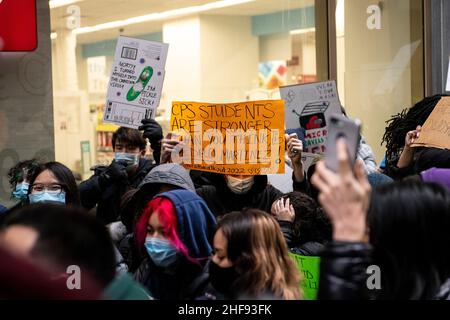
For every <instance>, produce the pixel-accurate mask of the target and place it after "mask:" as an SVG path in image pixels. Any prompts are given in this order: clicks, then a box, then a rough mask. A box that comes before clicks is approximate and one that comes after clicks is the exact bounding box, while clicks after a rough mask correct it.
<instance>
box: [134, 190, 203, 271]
mask: <svg viewBox="0 0 450 320" xmlns="http://www.w3.org/2000/svg"><path fill="white" fill-rule="evenodd" d="M155 213H156V214H158V216H159V222H160V223H161V225H163V226H164V231H165V232H166V235H167V238H168V240H169V241H170V242H172V244H173V245H174V246H175V248H176V249H177V250H178V251H179V252H181V253H182V254H183V255H184V256H185V257H186V258H187V259H188V260H190V261H192V262H195V260H194V259H192V258H191V257H190V256H189V252H188V249H187V248H186V246H185V245H184V244H183V242H181V240H180V237H179V235H178V230H177V227H178V222H177V215H176V212H175V207H174V206H173V203H172V201H170V200H169V199H167V198H165V197H156V198H153V199H152V200H150V201H149V202H148V203H147V205H146V206H145V208H144V210H143V211H142V215H141V217H140V218H139V220H138V221H137V223H136V227H135V237H136V242H137V245H138V248H139V249H142V248H143V247H144V243H145V238H146V237H147V225H148V220H149V219H150V217H151V216H152V214H155Z"/></svg>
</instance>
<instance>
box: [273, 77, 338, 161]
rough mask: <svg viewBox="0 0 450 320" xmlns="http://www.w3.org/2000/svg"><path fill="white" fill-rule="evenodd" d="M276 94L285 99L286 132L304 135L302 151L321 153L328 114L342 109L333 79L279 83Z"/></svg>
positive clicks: (326, 133) (323, 151) (323, 146)
mask: <svg viewBox="0 0 450 320" xmlns="http://www.w3.org/2000/svg"><path fill="white" fill-rule="evenodd" d="M280 94H281V98H282V99H284V101H285V108H286V110H285V117H286V131H287V133H289V134H290V133H297V136H298V137H303V136H304V141H305V144H304V146H303V150H304V152H306V153H316V154H317V153H318V154H323V153H325V141H326V138H327V136H328V129H327V121H328V117H329V116H330V115H331V114H333V113H338V114H341V113H342V111H341V103H340V101H339V96H338V92H337V87H336V82H335V81H326V82H317V83H310V84H301V85H294V86H287V87H281V88H280Z"/></svg>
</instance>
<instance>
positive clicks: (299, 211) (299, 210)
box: [283, 192, 332, 246]
mask: <svg viewBox="0 0 450 320" xmlns="http://www.w3.org/2000/svg"><path fill="white" fill-rule="evenodd" d="M283 198H289V202H290V204H292V206H293V207H294V210H295V219H294V222H293V226H292V233H293V236H294V237H293V240H292V244H293V245H296V246H301V245H303V244H305V243H307V242H319V243H322V244H325V243H327V242H329V241H331V239H332V228H331V221H330V219H329V218H328V216H327V215H326V214H325V212H324V211H323V209H322V208H321V207H320V206H319V205H318V204H317V202H316V201H315V200H314V199H312V198H311V197H309V196H308V195H306V194H304V193H301V192H292V193H289V194H287V195H285V196H284V197H283Z"/></svg>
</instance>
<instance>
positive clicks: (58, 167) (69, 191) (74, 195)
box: [28, 161, 80, 206]
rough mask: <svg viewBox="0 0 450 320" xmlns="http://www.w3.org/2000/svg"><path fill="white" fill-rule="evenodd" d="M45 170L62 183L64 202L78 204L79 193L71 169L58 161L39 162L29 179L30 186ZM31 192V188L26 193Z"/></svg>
mask: <svg viewBox="0 0 450 320" xmlns="http://www.w3.org/2000/svg"><path fill="white" fill-rule="evenodd" d="M45 170H49V171H51V172H52V173H53V175H54V176H55V178H56V179H58V182H59V183H60V184H61V185H62V187H63V189H64V191H65V192H66V204H71V205H76V206H79V205H80V194H79V192H78V188H77V182H76V181H75V177H74V176H73V173H72V171H71V170H70V169H69V168H67V167H66V166H65V165H63V164H62V163H60V162H54V161H52V162H47V163H44V164H41V165H40V166H39V168H38V169H36V170H35V172H34V174H33V176H32V177H31V179H30V186H32V185H33V183H34V181H35V180H36V178H37V177H38V176H39V175H40V174H41V173H42V172H44V171H45ZM30 193H31V188H30V189H29V190H28V194H30Z"/></svg>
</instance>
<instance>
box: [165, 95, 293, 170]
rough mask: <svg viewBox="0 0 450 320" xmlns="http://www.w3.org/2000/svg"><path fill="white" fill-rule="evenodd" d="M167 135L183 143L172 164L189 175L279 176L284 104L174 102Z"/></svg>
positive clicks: (271, 101) (282, 150) (269, 101)
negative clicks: (183, 169) (193, 171)
mask: <svg viewBox="0 0 450 320" xmlns="http://www.w3.org/2000/svg"><path fill="white" fill-rule="evenodd" d="M170 131H171V132H173V133H175V135H177V136H179V139H180V140H181V141H183V143H182V144H180V147H179V148H178V149H177V150H176V152H174V153H172V161H173V162H177V163H180V164H183V165H184V166H185V167H186V168H188V169H194V170H200V171H208V172H216V173H222V174H232V175H262V174H276V173H284V101H283V100H264V101H249V102H242V103H227V104H213V103H198V102H173V103H172V115H171V119H170ZM181 148H182V149H181Z"/></svg>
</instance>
